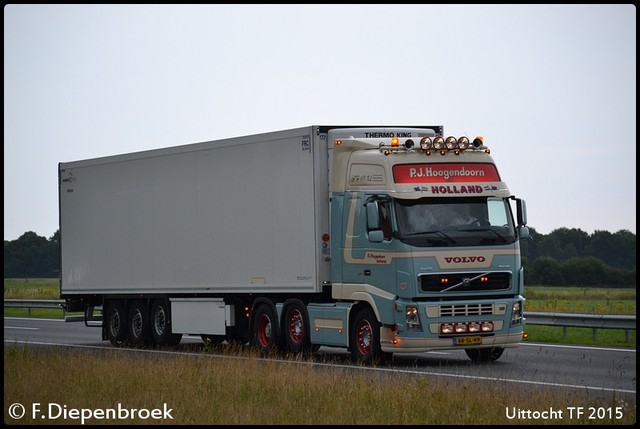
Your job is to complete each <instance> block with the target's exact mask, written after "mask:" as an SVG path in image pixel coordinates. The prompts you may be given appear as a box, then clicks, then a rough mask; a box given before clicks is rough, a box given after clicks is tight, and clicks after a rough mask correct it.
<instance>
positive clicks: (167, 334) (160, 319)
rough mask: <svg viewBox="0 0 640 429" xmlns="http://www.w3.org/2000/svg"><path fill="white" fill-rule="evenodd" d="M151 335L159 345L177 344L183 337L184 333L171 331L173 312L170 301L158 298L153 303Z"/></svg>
mask: <svg viewBox="0 0 640 429" xmlns="http://www.w3.org/2000/svg"><path fill="white" fill-rule="evenodd" d="M150 321H151V336H152V338H153V341H154V342H155V343H156V344H157V345H159V346H165V345H167V346H175V345H176V344H178V343H179V342H180V340H181V339H182V334H172V333H171V313H170V312H169V301H167V300H166V299H156V300H154V301H153V302H152V303H151V319H150Z"/></svg>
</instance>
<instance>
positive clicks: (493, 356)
mask: <svg viewBox="0 0 640 429" xmlns="http://www.w3.org/2000/svg"><path fill="white" fill-rule="evenodd" d="M464 351H465V353H466V354H467V356H468V357H469V359H471V360H472V361H474V362H493V361H495V360H498V359H500V356H502V353H503V352H504V348H502V347H485V348H481V349H464Z"/></svg>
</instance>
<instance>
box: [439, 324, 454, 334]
mask: <svg viewBox="0 0 640 429" xmlns="http://www.w3.org/2000/svg"><path fill="white" fill-rule="evenodd" d="M440 333H441V334H453V324H451V323H443V324H441V325H440Z"/></svg>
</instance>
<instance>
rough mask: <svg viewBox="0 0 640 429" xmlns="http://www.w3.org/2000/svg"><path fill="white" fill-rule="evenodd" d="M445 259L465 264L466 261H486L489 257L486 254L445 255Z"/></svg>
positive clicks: (449, 261) (448, 261)
mask: <svg viewBox="0 0 640 429" xmlns="http://www.w3.org/2000/svg"><path fill="white" fill-rule="evenodd" d="M444 260H445V261H447V263H448V264H450V263H452V262H453V263H454V264H463V263H465V262H484V261H486V260H487V259H486V258H485V257H484V256H445V258H444Z"/></svg>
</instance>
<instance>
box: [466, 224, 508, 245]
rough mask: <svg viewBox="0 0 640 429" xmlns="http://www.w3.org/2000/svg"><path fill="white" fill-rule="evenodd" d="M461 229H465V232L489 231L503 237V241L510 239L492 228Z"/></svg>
mask: <svg viewBox="0 0 640 429" xmlns="http://www.w3.org/2000/svg"><path fill="white" fill-rule="evenodd" d="M459 231H463V232H478V231H489V232H492V233H493V234H495V235H496V236H497V237H498V238H499V239H501V240H502V241H503V242H505V243H506V242H507V241H508V240H507V239H506V238H505V236H504V235H502V234H500V233H499V232H498V231H496V230H494V229H491V228H472V229H460V230H459Z"/></svg>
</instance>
